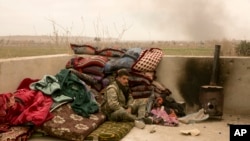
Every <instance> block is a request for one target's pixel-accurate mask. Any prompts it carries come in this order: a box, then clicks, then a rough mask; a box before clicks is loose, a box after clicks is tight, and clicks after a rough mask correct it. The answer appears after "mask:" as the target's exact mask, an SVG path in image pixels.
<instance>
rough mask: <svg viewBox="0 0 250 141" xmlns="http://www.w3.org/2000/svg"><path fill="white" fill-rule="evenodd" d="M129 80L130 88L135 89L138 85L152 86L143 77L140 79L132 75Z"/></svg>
mask: <svg viewBox="0 0 250 141" xmlns="http://www.w3.org/2000/svg"><path fill="white" fill-rule="evenodd" d="M128 80H129V86H131V87H133V86H137V85H142V84H143V85H150V81H149V80H148V79H146V78H143V77H139V76H134V75H131V76H129V78H128Z"/></svg>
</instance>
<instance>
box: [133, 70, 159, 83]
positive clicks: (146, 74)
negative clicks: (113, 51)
mask: <svg viewBox="0 0 250 141" xmlns="http://www.w3.org/2000/svg"><path fill="white" fill-rule="evenodd" d="M131 73H132V74H134V75H138V76H141V77H144V78H146V79H148V80H150V81H153V80H154V79H156V75H155V71H151V72H136V71H131Z"/></svg>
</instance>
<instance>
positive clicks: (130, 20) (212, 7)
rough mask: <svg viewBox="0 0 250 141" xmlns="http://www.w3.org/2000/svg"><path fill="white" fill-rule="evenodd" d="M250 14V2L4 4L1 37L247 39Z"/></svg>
mask: <svg viewBox="0 0 250 141" xmlns="http://www.w3.org/2000/svg"><path fill="white" fill-rule="evenodd" d="M249 14H250V0H0V36H9V35H53V34H54V31H55V32H57V33H59V34H60V35H69V36H71V35H77V36H92V37H95V36H98V37H115V38H118V37H119V36H120V38H121V39H122V40H211V39H224V38H226V39H244V40H249V39H250V15H249ZM53 23H54V24H53ZM53 26H54V27H53ZM123 31H124V34H122V33H123Z"/></svg>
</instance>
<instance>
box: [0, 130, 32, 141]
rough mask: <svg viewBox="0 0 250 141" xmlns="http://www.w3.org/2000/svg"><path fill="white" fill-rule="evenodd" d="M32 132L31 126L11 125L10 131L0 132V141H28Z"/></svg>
mask: <svg viewBox="0 0 250 141" xmlns="http://www.w3.org/2000/svg"><path fill="white" fill-rule="evenodd" d="M31 133H32V128H31V127H29V126H11V127H10V128H9V129H8V131H6V132H3V133H1V132H0V141H27V140H28V138H29V137H30V136H31Z"/></svg>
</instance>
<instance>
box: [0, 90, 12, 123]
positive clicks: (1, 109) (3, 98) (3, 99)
mask: <svg viewBox="0 0 250 141" xmlns="http://www.w3.org/2000/svg"><path fill="white" fill-rule="evenodd" d="M12 96H13V95H12V94H11V93H6V94H0V124H1V123H4V121H5V116H6V114H7V113H6V111H7V109H8V103H9V101H10V98H11V97H12Z"/></svg>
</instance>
